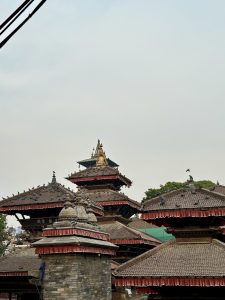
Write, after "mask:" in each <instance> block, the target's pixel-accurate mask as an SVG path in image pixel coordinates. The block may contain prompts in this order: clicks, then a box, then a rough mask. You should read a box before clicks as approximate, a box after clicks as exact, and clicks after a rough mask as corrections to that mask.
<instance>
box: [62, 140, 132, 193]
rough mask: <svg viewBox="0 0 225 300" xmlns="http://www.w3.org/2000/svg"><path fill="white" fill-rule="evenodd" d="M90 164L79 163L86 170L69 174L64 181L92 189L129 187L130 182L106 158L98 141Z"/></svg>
mask: <svg viewBox="0 0 225 300" xmlns="http://www.w3.org/2000/svg"><path fill="white" fill-rule="evenodd" d="M85 161H86V162H87V161H89V162H90V161H91V162H92V163H81V162H78V163H79V164H82V165H83V166H85V167H86V169H84V170H81V171H78V172H74V173H72V174H70V175H69V176H68V177H67V178H66V179H68V180H70V181H71V182H73V183H75V184H77V185H78V186H85V187H86V188H90V189H92V188H93V186H98V187H99V188H100V187H102V186H107V185H108V186H110V187H111V188H112V189H116V190H119V189H120V188H121V187H122V186H124V185H125V186H128V187H129V186H130V185H131V181H130V179H128V178H127V177H126V176H124V175H122V174H121V173H120V172H119V170H118V168H117V166H118V165H116V164H115V163H112V161H111V160H109V159H107V158H106V155H105V152H104V151H103V146H102V144H101V143H100V141H98V144H97V147H96V151H95V154H94V155H93V156H92V157H91V158H90V159H89V160H85Z"/></svg>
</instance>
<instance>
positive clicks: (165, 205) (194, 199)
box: [143, 189, 225, 211]
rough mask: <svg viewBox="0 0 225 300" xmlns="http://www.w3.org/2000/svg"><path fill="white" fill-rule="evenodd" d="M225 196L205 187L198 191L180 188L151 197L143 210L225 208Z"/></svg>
mask: <svg viewBox="0 0 225 300" xmlns="http://www.w3.org/2000/svg"><path fill="white" fill-rule="evenodd" d="M224 207H225V196H223V195H222V194H219V193H215V192H212V191H209V190H205V189H199V190H196V191H191V190H185V189H179V190H177V191H173V192H169V193H166V194H163V195H161V196H158V197H156V198H153V199H150V200H148V201H146V202H144V204H143V211H150V210H151V211H163V210H182V209H200V208H224Z"/></svg>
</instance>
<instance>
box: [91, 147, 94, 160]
mask: <svg viewBox="0 0 225 300" xmlns="http://www.w3.org/2000/svg"><path fill="white" fill-rule="evenodd" d="M94 153H95V148H93V149H92V153H91V158H93V157H94Z"/></svg>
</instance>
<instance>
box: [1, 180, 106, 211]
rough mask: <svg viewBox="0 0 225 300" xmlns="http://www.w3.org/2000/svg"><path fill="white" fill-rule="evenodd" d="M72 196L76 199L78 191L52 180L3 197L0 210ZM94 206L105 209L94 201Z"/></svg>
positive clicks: (55, 201)
mask: <svg viewBox="0 0 225 300" xmlns="http://www.w3.org/2000/svg"><path fill="white" fill-rule="evenodd" d="M68 197H69V198H70V201H72V202H73V201H74V199H75V198H76V193H75V192H74V191H72V190H70V189H68V188H66V187H65V186H64V185H62V184H60V183H58V182H51V183H49V184H47V185H42V186H38V187H37V188H32V189H30V190H28V191H24V192H23V193H19V194H18V195H13V196H12V197H10V198H7V199H3V200H2V201H0V210H1V208H4V207H15V210H16V207H17V206H28V205H29V206H30V205H37V204H46V203H61V204H62V206H63V203H64V202H65V201H67V200H68ZM91 204H92V208H93V209H96V211H99V212H100V211H103V207H102V206H101V205H98V204H96V203H94V202H92V203H91Z"/></svg>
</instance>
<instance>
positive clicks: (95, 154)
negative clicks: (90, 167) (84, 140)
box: [93, 139, 102, 158]
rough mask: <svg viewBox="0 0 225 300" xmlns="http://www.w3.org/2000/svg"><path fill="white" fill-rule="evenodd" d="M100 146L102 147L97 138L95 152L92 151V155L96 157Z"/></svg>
mask: <svg viewBox="0 0 225 300" xmlns="http://www.w3.org/2000/svg"><path fill="white" fill-rule="evenodd" d="M100 148H102V143H101V142H100V140H99V139H98V142H97V146H96V149H95V153H94V155H93V157H96V158H97V157H98V153H99V150H100Z"/></svg>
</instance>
